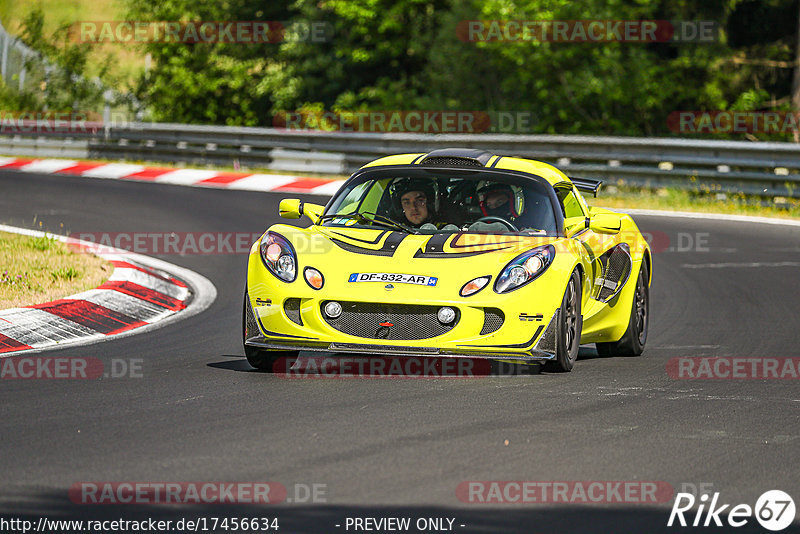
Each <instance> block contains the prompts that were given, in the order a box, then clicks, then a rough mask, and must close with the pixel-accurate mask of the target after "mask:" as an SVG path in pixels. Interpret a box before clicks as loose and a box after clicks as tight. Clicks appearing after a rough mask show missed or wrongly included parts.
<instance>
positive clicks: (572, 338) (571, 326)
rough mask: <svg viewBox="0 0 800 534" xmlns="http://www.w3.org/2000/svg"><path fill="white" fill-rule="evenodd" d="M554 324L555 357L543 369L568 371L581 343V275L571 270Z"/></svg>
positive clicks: (572, 364) (572, 365)
mask: <svg viewBox="0 0 800 534" xmlns="http://www.w3.org/2000/svg"><path fill="white" fill-rule="evenodd" d="M558 317H559V321H558V324H556V359H555V360H552V361H549V362H547V364H546V365H545V369H546V370H547V371H552V372H557V373H568V372H569V371H572V368H573V367H574V366H575V361H576V360H577V359H578V350H579V349H580V345H581V330H582V328H583V315H581V277H580V275H579V274H578V271H573V272H572V276H570V278H569V282H567V289H566V290H565V291H564V298H562V299H561V309H560V313H559V314H558Z"/></svg>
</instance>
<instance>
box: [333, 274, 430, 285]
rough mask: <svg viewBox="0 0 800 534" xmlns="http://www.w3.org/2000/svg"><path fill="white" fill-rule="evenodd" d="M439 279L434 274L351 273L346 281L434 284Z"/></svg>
mask: <svg viewBox="0 0 800 534" xmlns="http://www.w3.org/2000/svg"><path fill="white" fill-rule="evenodd" d="M438 280H439V279H438V278H436V277H435V276H423V275H421V274H399V273H353V274H351V275H350V278H349V279H348V280H347V281H348V282H384V283H388V282H391V283H394V284H413V285H417V286H435V285H436V282H437V281H438Z"/></svg>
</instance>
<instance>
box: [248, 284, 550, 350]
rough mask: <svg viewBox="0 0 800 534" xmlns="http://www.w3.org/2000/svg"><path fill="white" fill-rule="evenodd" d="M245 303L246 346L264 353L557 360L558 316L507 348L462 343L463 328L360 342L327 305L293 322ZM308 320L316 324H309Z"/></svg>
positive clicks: (277, 311)
mask: <svg viewBox="0 0 800 534" xmlns="http://www.w3.org/2000/svg"><path fill="white" fill-rule="evenodd" d="M246 301H247V302H246V314H247V317H246V321H247V323H246V326H247V328H246V335H245V336H246V339H245V344H246V345H248V346H251V347H255V348H259V349H264V350H290V351H312V352H344V353H359V354H370V355H387V356H419V355H422V356H456V357H459V356H460V357H470V358H490V359H513V360H519V361H533V362H536V361H539V362H541V361H548V360H553V359H555V352H556V325H557V324H558V319H559V312H558V310H556V311H555V312H554V313H553V314H552V316H551V317H550V318H549V321H547V322H544V321H542V322H541V323H538V325H530V326H531V328H529V329H528V330H529V333H527V334H525V335H530V336H531V337H530V339H529V340H527V341H523V342H521V343H512V344H503V343H502V337H501V338H498V336H496V335H484V336H480V335H477V336H476V335H471V336H469V337H468V338H459V328H458V327H455V328H453V329H452V331H451V332H449V333H447V334H445V335H442V336H438V337H437V338H432V339H409V340H390V339H376V338H363V337H356V336H351V335H347V334H345V333H342V332H341V331H340V330H337V329H335V328H333V327H332V326H331V325H330V324H329V323H328V322H326V320H325V319H324V318H323V317H322V314H321V312H320V310H319V308H320V306H321V305H322V302H323V301H322V300H319V299H308V300H306V301H305V302H304V303H303V304H302V305H301V309H302V311H303V313H302V318H301V315H300V311H299V310H298V311H297V314H296V315H295V314H294V311H292V312H290V313H291V314H292V316H293V318H291V319H290V318H289V317H288V316H287V313H286V307H285V306H281V305H280V303H270V306H269V307H267V308H266V311H267V313H262V311H261V310H265V308H264V307H263V306H256V307H255V308H254V307H253V306H252V303H251V301H250V298H249V297H248V298H247V299H246ZM284 304H285V302H284ZM443 305H445V304H443ZM446 305H450V304H449V303H448V304H446ZM292 310H293V308H292ZM462 310H463V309H462ZM462 310H460V311H462ZM462 315H463V314H462ZM304 319H305V321H306V322H308V323H311V324H305V322H304ZM462 319H463V317H462ZM506 319H507V320H518V319H517V316H512V317H510V318H509V317H508V316H507V317H506ZM519 320H522V319H519ZM298 321H299V324H298Z"/></svg>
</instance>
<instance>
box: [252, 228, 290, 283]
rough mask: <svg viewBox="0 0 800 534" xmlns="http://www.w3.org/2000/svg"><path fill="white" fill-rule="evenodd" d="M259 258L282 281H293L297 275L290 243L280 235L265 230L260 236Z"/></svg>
mask: <svg viewBox="0 0 800 534" xmlns="http://www.w3.org/2000/svg"><path fill="white" fill-rule="evenodd" d="M259 248H260V250H261V260H262V261H263V262H264V265H266V267H267V269H268V270H269V272H271V273H272V274H274V275H275V276H277V277H278V278H280V279H281V280H283V281H284V282H294V279H295V277H296V276H297V255H296V254H295V252H294V248H293V247H292V244H291V243H289V240H288V239H286V238H285V237H283V236H282V235H279V234H276V233H275V232H267V233H266V234H264V237H262V238H261V244H260V247H259Z"/></svg>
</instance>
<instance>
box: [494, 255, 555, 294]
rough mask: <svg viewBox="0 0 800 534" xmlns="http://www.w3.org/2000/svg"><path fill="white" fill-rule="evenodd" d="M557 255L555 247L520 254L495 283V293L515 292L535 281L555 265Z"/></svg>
mask: <svg viewBox="0 0 800 534" xmlns="http://www.w3.org/2000/svg"><path fill="white" fill-rule="evenodd" d="M555 255H556V249H555V247H554V246H553V245H544V246H541V247H537V248H535V249H533V250H529V251H528V252H525V253H524V254H520V255H519V256H517V257H516V258H514V259H513V260H511V262H509V264H508V265H506V266H505V268H504V269H503V270H502V272H501V273H500V276H498V277H497V281H496V282H495V283H494V290H495V292H496V293H506V292H507V291H513V290H515V289H517V288H519V287H522V286H524V285H525V284H527V283H529V282H531V281H533V280H535V279H536V278H537V277H538V276H539V275H541V274H542V273H543V272H545V271H546V270H547V268H548V267H549V266H550V264H551V263H553V258H554V257H555Z"/></svg>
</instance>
